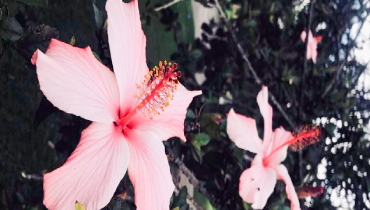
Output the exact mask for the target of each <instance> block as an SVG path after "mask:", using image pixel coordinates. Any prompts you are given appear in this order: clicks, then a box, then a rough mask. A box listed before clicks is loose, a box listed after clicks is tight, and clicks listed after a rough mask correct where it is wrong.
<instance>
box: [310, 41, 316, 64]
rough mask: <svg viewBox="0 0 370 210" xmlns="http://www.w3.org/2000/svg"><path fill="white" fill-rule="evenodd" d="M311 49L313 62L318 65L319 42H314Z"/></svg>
mask: <svg viewBox="0 0 370 210" xmlns="http://www.w3.org/2000/svg"><path fill="white" fill-rule="evenodd" d="M310 49H311V56H312V62H313V63H316V59H317V42H313V43H312V44H311V46H310Z"/></svg>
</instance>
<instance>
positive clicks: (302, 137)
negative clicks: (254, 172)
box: [263, 126, 321, 165]
mask: <svg viewBox="0 0 370 210" xmlns="http://www.w3.org/2000/svg"><path fill="white" fill-rule="evenodd" d="M320 134H321V131H320V128H319V127H317V126H303V127H300V128H299V129H297V131H295V132H293V136H294V138H293V139H290V140H288V141H286V142H284V143H283V144H281V145H280V146H278V147H277V148H276V149H274V150H273V151H271V153H270V154H269V155H268V156H266V157H265V158H263V164H264V165H267V164H268V163H269V159H270V158H271V156H272V155H273V154H274V153H275V152H277V151H279V150H280V149H281V148H283V147H284V146H287V145H289V146H290V148H291V149H292V150H293V151H298V150H300V149H303V148H304V147H306V146H308V145H311V144H314V143H316V142H318V141H320V138H319V136H320Z"/></svg>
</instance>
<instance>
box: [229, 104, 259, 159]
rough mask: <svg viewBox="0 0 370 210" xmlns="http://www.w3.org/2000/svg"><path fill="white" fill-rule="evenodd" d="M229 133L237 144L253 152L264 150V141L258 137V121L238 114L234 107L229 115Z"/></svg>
mask: <svg viewBox="0 0 370 210" xmlns="http://www.w3.org/2000/svg"><path fill="white" fill-rule="evenodd" d="M226 130H227V134H228V135H229V137H230V139H231V140H232V141H234V142H235V144H236V146H238V147H239V148H241V149H244V150H248V151H250V152H253V153H260V152H261V151H262V141H261V139H260V138H259V137H258V132H257V126H256V121H255V120H254V119H252V118H249V117H245V116H243V115H240V114H236V113H235V112H234V110H233V109H231V110H230V112H229V114H228V116H227V128H226Z"/></svg>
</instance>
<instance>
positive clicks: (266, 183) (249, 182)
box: [239, 164, 276, 209]
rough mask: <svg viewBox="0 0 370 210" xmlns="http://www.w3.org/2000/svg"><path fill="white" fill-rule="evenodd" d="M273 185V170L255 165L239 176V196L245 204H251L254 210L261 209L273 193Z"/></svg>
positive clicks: (274, 179) (274, 178) (274, 182)
mask: <svg viewBox="0 0 370 210" xmlns="http://www.w3.org/2000/svg"><path fill="white" fill-rule="evenodd" d="M275 184H276V173H275V171H274V169H272V168H265V167H263V165H262V164H255V165H252V167H251V168H249V169H247V170H245V171H244V172H243V173H242V175H241V176H240V184H239V195H240V197H242V198H243V200H244V201H245V202H248V203H253V204H252V207H253V208H254V209H263V208H264V207H265V205H266V203H267V200H268V198H269V197H270V195H271V194H272V192H273V191H274V188H275Z"/></svg>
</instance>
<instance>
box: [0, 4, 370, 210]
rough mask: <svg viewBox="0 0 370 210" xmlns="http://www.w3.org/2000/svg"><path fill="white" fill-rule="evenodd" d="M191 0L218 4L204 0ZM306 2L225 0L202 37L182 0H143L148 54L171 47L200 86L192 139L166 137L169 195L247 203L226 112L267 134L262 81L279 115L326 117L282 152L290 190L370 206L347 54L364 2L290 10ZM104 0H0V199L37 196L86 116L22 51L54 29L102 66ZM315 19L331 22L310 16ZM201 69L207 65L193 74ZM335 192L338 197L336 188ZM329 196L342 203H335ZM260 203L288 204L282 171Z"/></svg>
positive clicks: (194, 202) (21, 203)
mask: <svg viewBox="0 0 370 210" xmlns="http://www.w3.org/2000/svg"><path fill="white" fill-rule="evenodd" d="M197 1H198V2H200V3H201V4H202V5H203V6H204V7H215V2H214V1H212V0H210V1H208V0H197ZM302 2H303V1H300V0H281V1H275V0H245V1H242V0H220V1H219V3H220V6H221V9H222V10H223V11H224V12H225V13H226V16H227V18H226V19H222V18H221V19H222V20H221V21H218V22H216V21H210V22H206V23H204V24H203V25H202V29H203V34H202V36H201V38H195V37H194V30H195V29H194V19H193V13H192V6H191V1H190V0H183V1H181V2H179V3H177V4H174V5H173V6H171V7H169V8H167V9H163V10H161V11H159V12H157V11H155V8H157V7H158V6H161V5H163V4H165V3H168V1H165V0H155V1H154V0H140V1H139V4H140V11H141V19H142V25H143V29H144V32H145V34H146V36H147V60H148V66H149V67H150V68H151V67H153V66H154V65H156V64H157V63H158V61H160V60H165V59H167V60H169V59H170V60H173V61H176V62H177V63H178V65H179V68H180V69H181V70H182V72H183V77H182V81H181V82H182V84H184V85H185V86H186V87H187V88H188V89H201V90H203V96H201V97H197V98H195V99H194V101H193V103H192V104H191V106H190V107H189V110H188V114H187V119H186V122H185V133H186V136H187V139H188V141H187V143H183V142H180V140H179V139H177V138H173V139H170V140H169V141H167V142H165V145H166V150H167V153H168V157H169V161H170V165H171V172H172V174H173V178H174V182H175V185H176V188H177V189H176V192H175V193H174V195H173V197H172V199H171V205H170V208H171V209H177V208H178V209H189V208H191V207H193V208H194V206H195V208H198V209H207V210H212V209H232V210H234V209H251V206H250V204H246V203H243V201H242V199H241V198H240V197H239V193H238V184H239V177H240V174H241V173H242V171H243V170H245V169H246V168H248V167H249V166H250V163H251V161H250V160H251V158H253V155H252V154H251V153H249V152H246V151H243V150H241V149H238V148H237V147H235V144H233V143H232V142H231V141H230V139H229V138H228V136H227V134H226V120H225V119H226V113H227V112H228V111H229V110H230V109H231V108H234V109H235V110H236V112H238V113H241V114H243V115H246V116H250V117H253V118H255V119H256V120H257V124H258V127H259V133H260V135H261V136H262V133H263V121H262V118H261V115H260V113H259V110H258V106H257V104H256V95H257V93H258V92H259V90H260V89H261V85H262V84H263V85H265V86H268V87H269V91H270V94H272V95H273V96H274V97H275V99H276V100H275V101H272V100H270V104H271V105H272V106H273V109H274V128H276V127H278V126H284V128H285V129H287V130H290V131H294V130H296V129H297V128H298V127H299V126H301V125H310V124H317V125H319V126H321V130H322V136H321V137H320V139H321V141H320V142H319V143H316V144H315V145H311V146H309V147H307V148H305V149H303V150H302V152H301V153H299V152H297V153H294V152H289V156H288V158H287V159H286V160H285V161H284V165H285V166H287V168H288V169H289V174H290V176H291V178H292V180H293V182H294V184H295V186H296V187H297V188H296V190H297V191H298V192H301V191H302V187H307V186H309V187H317V186H321V187H322V188H323V191H324V192H323V193H322V194H320V195H318V196H317V197H315V198H312V199H301V200H300V203H301V207H302V209H323V210H324V209H338V208H339V207H342V208H343V209H356V210H357V209H358V210H362V209H369V208H370V203H369V195H370V194H369V193H370V179H369V178H368V173H369V172H370V170H369V163H370V161H369V157H370V155H369V154H370V153H369V151H370V150H369V149H370V148H369V147H370V142H369V137H368V136H367V135H366V132H365V131H366V127H365V126H366V125H367V124H368V120H369V112H368V111H367V110H368V109H369V105H370V103H369V100H368V99H369V94H368V93H367V90H366V88H359V86H358V84H359V78H360V76H361V75H363V74H364V73H366V71H365V70H366V65H367V64H364V63H360V62H359V61H357V60H356V57H354V56H351V54H352V53H353V51H354V50H355V49H358V48H361V44H359V43H358V42H356V39H357V38H358V37H356V36H353V35H352V36H350V35H349V34H350V32H352V33H354V34H355V35H356V34H357V30H358V29H357V28H356V29H353V26H354V24H358V25H360V26H361V25H362V23H363V22H364V21H365V20H366V18H367V16H368V15H369V14H370V13H369V9H370V8H369V6H367V5H366V4H367V1H365V0H364V1H363V0H355V1H354V0H317V1H311V3H309V4H307V5H306V6H304V7H303V9H302V10H297V6H298V5H301V4H302ZM104 5H105V1H104V0H96V1H88V0H63V1H62V0H15V1H13V0H0V9H1V10H0V13H1V15H0V17H1V22H0V36H1V42H0V49H1V55H0V95H1V100H0V122H1V124H0V209H33V210H36V209H45V207H44V206H43V205H42V198H43V190H42V175H43V173H46V172H49V171H51V170H54V169H55V168H57V167H59V166H60V165H61V164H63V163H64V162H65V160H66V159H67V158H68V156H69V155H70V154H71V152H72V151H73V150H74V148H75V146H76V145H77V143H78V141H79V138H80V134H81V131H82V130H83V129H84V128H86V127H87V126H88V125H89V123H90V122H88V121H86V120H84V119H82V118H79V117H76V116H73V115H69V114H66V113H64V112H62V111H60V110H58V109H57V108H55V107H54V106H53V105H52V104H51V103H50V102H48V101H47V100H46V99H45V97H44V96H43V94H42V92H41V91H40V89H39V85H38V81H37V77H36V73H35V67H34V66H32V65H31V63H30V59H31V55H32V53H33V52H34V51H35V50H36V49H37V48H40V49H42V50H46V48H47V46H48V43H49V41H50V39H51V38H57V39H60V40H62V41H64V42H67V43H72V44H74V45H75V46H78V47H85V46H90V47H91V48H92V50H93V51H94V52H95V53H96V55H97V57H99V59H101V61H102V63H104V64H105V65H107V66H109V67H111V60H110V55H109V45H108V42H107V32H106V29H105V27H104V25H105V20H106V13H105V9H104ZM236 8H238V9H236ZM311 8H312V9H311ZM195 21H197V20H195ZM322 23H325V25H326V28H324V29H318V30H316V29H317V26H318V25H319V24H322ZM282 26H283V27H282ZM307 27H309V28H310V29H311V30H312V31H313V33H314V35H315V36H316V35H321V36H322V37H323V40H322V42H321V43H320V44H319V47H318V52H319V55H318V59H317V63H316V64H313V63H312V61H306V59H304V58H305V56H304V54H305V50H304V49H305V43H304V42H302V41H301V40H300V33H301V32H302V31H303V30H306V29H307ZM360 29H361V27H360ZM238 45H239V46H240V47H241V48H240V49H239V48H237V46H238ZM243 55H245V56H246V57H243ZM245 58H247V59H248V60H249V61H250V63H251V65H252V67H253V70H254V71H255V72H256V75H257V77H258V78H256V76H254V75H253V74H252V73H251V70H252V69H251V67H250V66H248V62H247V61H246V59H245ZM196 73H203V74H204V75H205V77H206V81H205V82H204V83H203V84H202V85H199V84H198V83H197V82H196V80H195V75H196ZM365 86H366V85H365ZM270 99H271V98H270ZM279 106H280V109H279ZM283 113H286V116H284V114H283ZM319 169H320V170H319ZM318 174H320V175H319V176H318ZM184 183H185V184H184ZM184 185H186V186H187V187H183V186H184ZM193 188H194V189H193ZM337 194H342V197H341V198H337V199H331V198H333V197H338V196H336V195H337ZM338 200H339V201H340V202H339V203H340V204H343V203H346V202H349V203H350V205H349V206H346V205H338ZM133 201H134V193H133V188H132V185H131V183H130V181H129V179H128V177H127V175H126V176H125V178H124V179H123V180H122V182H121V184H120V185H119V187H118V189H117V192H116V194H115V196H114V197H113V198H112V201H111V202H110V204H109V205H108V206H107V207H106V209H134V208H135V207H134V206H135V205H134V202H133ZM266 209H274V210H275V209H276V210H280V209H282V210H285V209H287V210H288V209H290V202H289V200H288V199H287V198H286V194H285V185H284V183H283V182H281V181H279V182H278V184H277V185H276V187H275V191H274V193H273V194H272V195H271V197H270V198H269V200H268V204H267V205H266Z"/></svg>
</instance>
